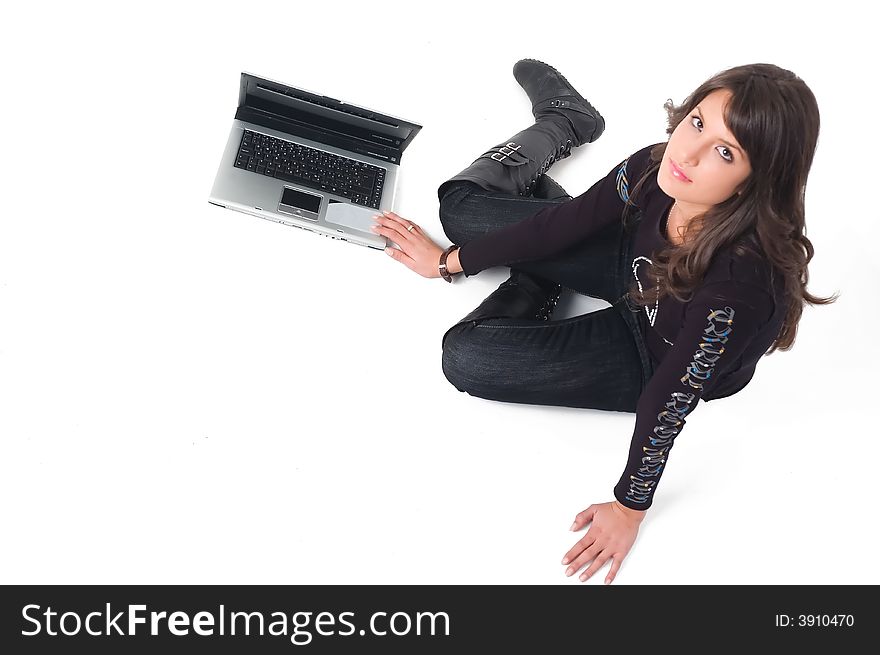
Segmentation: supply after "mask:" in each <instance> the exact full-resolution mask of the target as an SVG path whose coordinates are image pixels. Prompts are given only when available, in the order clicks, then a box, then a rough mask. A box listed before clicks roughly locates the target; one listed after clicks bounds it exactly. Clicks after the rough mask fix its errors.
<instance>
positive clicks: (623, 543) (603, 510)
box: [562, 500, 647, 584]
mask: <svg viewBox="0 0 880 655" xmlns="http://www.w3.org/2000/svg"><path fill="white" fill-rule="evenodd" d="M645 514H647V510H645V511H639V510H635V509H630V508H629V507H624V506H623V505H621V504H620V503H619V502H617V501H616V500H614V501H612V502H610V503H600V504H598V505H590V506H589V507H588V508H587V509H585V510H584V511H583V512H581V513H580V514H578V515H577V516H576V517H575V520H574V524H573V525H572V526H571V529H572V530H580V529H581V528H582V527H584V526H585V525H586V524H587V523H590V522H591V521H592V523H593V524H592V525H591V526H590V529H589V530H588V531H587V534H585V535H584V536H583V537H582V538H581V540H580V541H578V542H577V543H576V544H575V545H574V546H573V547H572V548H571V549H570V550H569V551H568V552H567V553H566V554H565V557H564V558H563V559H562V563H563V564H569V565H570V566H569V567H568V568H567V569H566V570H565V575H572V574H574V573H575V572H576V571H578V570H579V569H580V568H581V567H582V566H583V565H584V564H587V563H588V562H590V561H591V560H592V562H593V563H592V564H591V565H590V567H589V568H588V569H587V570H586V571H584V572H583V573H582V574H581V576H580V581H581V582H583V581H584V580H587V579H588V578H589V577H590V576H591V575H593V574H594V573H595V572H596V571H598V570H599V569H600V568H602V566H603V565H604V564H605V562H607V561H608V560H609V559H611V560H613V561H612V563H611V570H610V571H609V572H608V575H607V576H606V578H605V584H610V583H611V581H612V580H614V576H615V575H617V569H619V568H620V564H621V562H623V559H624V558H625V557H626V556H627V555H628V554H629V551H630V548H632V545H633V543H635V540H636V536H637V535H638V533H639V525H640V524H641V522H642V520H644V518H645Z"/></svg>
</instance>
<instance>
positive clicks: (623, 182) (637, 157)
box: [614, 143, 661, 202]
mask: <svg viewBox="0 0 880 655" xmlns="http://www.w3.org/2000/svg"><path fill="white" fill-rule="evenodd" d="M658 145H661V144H659V143H654V144H651V145H648V146H645V147H644V148H641V149H639V150H636V151H635V152H634V153H632V154H631V155H629V156H628V157H626V158H624V159H623V161H621V162H620V163H619V164H618V165H617V166H616V167H615V171H614V174H615V177H616V182H617V191H618V195H620V198H621V200H623V201H624V202H626V201H627V199H628V198H629V195H630V190H632V189H634V188H635V186H636V185H637V184H638V182H639V180H640V179H641V178H642V176H643V175H644V174H645V173H646V172H647V170H648V169H649V168H650V167H651V164H653V163H654V162H653V161H652V159H651V151H652V150H653V149H654V148H656V147H657V146H658ZM652 181H654V182H656V180H650V179H647V180H645V184H644V186H643V188H642V190H641V192H640V194H639V195H640V196H642V197H643V198H646V197H647V194H648V193H650V191H651V182H652ZM654 186H656V183H655V184H654Z"/></svg>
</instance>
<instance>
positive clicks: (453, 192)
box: [439, 182, 474, 244]
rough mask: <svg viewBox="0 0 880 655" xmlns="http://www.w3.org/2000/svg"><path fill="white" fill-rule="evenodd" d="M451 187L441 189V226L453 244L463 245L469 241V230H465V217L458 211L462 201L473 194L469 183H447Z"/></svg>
mask: <svg viewBox="0 0 880 655" xmlns="http://www.w3.org/2000/svg"><path fill="white" fill-rule="evenodd" d="M445 184H449V186H447V187H446V189H444V187H443V186H441V187H440V212H439V213H440V225H442V226H443V231H444V232H445V233H446V236H447V237H448V238H449V240H450V241H452V242H453V243H458V244H463V243H464V242H465V240H466V239H467V230H466V229H463V228H464V221H465V219H464V217H463V216H462V213H461V212H460V211H458V207H459V205H460V204H461V201H462V200H464V199H465V198H466V197H467V195H468V194H469V193H470V192H471V190H472V189H471V188H470V187H471V186H474V185H471V184H470V183H469V182H452V183H445Z"/></svg>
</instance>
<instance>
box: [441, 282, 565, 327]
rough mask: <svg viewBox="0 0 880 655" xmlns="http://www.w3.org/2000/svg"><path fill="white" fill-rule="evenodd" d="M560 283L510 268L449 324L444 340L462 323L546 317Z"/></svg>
mask: <svg viewBox="0 0 880 655" xmlns="http://www.w3.org/2000/svg"><path fill="white" fill-rule="evenodd" d="M561 293H562V286H561V285H559V284H556V283H555V282H552V281H550V280H547V279H545V278H542V277H539V276H537V275H534V274H532V273H526V272H525V271H521V270H519V269H515V268H512V269H510V277H509V278H507V280H505V281H504V282H502V283H501V285H500V286H499V287H498V288H497V289H495V291H493V292H492V293H490V294H489V295H488V296H487V297H486V299H485V300H484V301H483V302H481V303H480V305H479V306H478V307H477V308H476V309H475V310H474V311H472V312H471V313H470V314H468V315H467V316H465V317H464V318H463V319H461V320H460V321H458V322H457V323H456V324H455V325H453V326H452V327H451V328H449V329H448V330H447V331H446V333H445V334H444V335H443V341H442V342H441V343H442V344H445V343H446V337H447V336H448V335H449V333H450V332H451V331H452V330H453V329H454V328H456V327H457V326H459V325H461V324H462V323H468V322H472V323H473V324H474V325H476V324H477V321H482V320H486V319H489V318H524V319H531V320H538V321H549V320H550V317H551V316H552V315H553V310H554V309H555V308H556V305H557V303H558V302H559V296H560V294H561Z"/></svg>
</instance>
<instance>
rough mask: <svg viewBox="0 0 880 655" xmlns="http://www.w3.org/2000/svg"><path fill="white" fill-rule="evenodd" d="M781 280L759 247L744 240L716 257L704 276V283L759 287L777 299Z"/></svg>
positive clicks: (719, 252)
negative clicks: (726, 283)
mask: <svg viewBox="0 0 880 655" xmlns="http://www.w3.org/2000/svg"><path fill="white" fill-rule="evenodd" d="M779 278H780V275H779V272H778V271H776V270H775V269H774V266H773V264H772V262H771V261H770V259H769V258H768V257H767V256H766V255H765V254H764V253H763V251H762V250H761V248H760V246H759V245H758V244H757V243H755V242H754V241H752V240H749V239H743V240H740V241H739V242H737V243H735V244H732V245H730V246H728V247H726V248H722V249H720V250H719V251H718V252H716V253H715V255H714V256H713V257H712V263H711V264H710V265H709V268H708V269H707V270H706V274H705V275H704V276H703V283H704V284H712V283H717V282H728V283H730V284H735V285H743V286H745V287H750V288H756V287H757V288H758V289H762V290H764V291H765V292H766V293H767V294H769V295H770V296H772V297H774V299H777V298H778V295H779V293H780V291H781V289H780V285H779V284H778V281H779Z"/></svg>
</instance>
